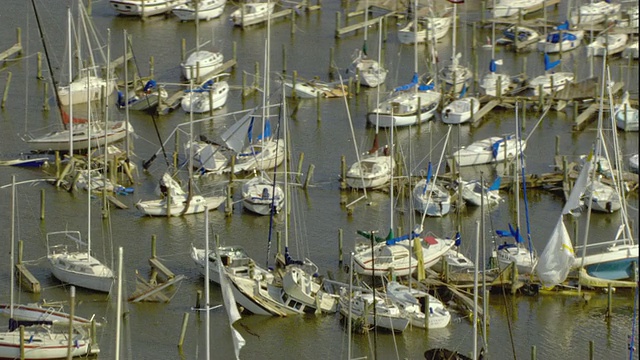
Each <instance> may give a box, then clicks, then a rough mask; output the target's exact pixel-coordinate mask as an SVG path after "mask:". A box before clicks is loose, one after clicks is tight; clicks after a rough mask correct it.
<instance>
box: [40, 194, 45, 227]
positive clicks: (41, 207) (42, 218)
mask: <svg viewBox="0 0 640 360" xmlns="http://www.w3.org/2000/svg"><path fill="white" fill-rule="evenodd" d="M44 204H45V201H44V189H40V220H44Z"/></svg>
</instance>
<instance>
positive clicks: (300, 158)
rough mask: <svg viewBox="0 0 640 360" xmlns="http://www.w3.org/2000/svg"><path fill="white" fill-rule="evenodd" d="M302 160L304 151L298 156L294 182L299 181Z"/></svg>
mask: <svg viewBox="0 0 640 360" xmlns="http://www.w3.org/2000/svg"><path fill="white" fill-rule="evenodd" d="M303 162H304V153H300V157H299V158H298V172H297V174H296V182H297V183H298V184H299V183H300V174H302V163H303Z"/></svg>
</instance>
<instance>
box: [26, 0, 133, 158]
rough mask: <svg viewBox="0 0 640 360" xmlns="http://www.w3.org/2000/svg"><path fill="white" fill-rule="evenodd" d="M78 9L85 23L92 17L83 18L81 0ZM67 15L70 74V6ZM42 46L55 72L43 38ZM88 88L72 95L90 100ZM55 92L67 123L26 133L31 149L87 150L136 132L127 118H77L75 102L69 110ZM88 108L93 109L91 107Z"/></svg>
mask: <svg viewBox="0 0 640 360" xmlns="http://www.w3.org/2000/svg"><path fill="white" fill-rule="evenodd" d="M32 6H33V10H34V12H35V14H36V19H37V20H38V30H39V31H40V34H41V39H44V37H43V36H42V28H41V26H40V18H39V15H38V11H37V8H36V6H35V3H34V2H33V1H32ZM79 9H80V10H79V11H80V13H81V14H83V17H81V19H83V24H85V25H86V22H88V21H90V20H89V19H85V18H84V17H86V16H87V15H86V9H84V5H82V2H79ZM67 17H68V42H69V44H70V46H69V54H68V57H69V59H70V60H69V73H70V76H71V72H72V69H71V59H72V54H71V43H72V40H71V38H72V35H73V32H72V19H71V9H68V10H67ZM43 47H44V49H45V54H47V56H46V59H47V65H48V67H49V69H50V71H51V74H53V69H52V66H51V63H50V61H49V56H48V50H47V46H46V43H44V41H43ZM83 79H84V81H85V85H86V87H88V88H91V87H92V85H91V79H92V78H91V77H84V78H83ZM53 82H54V85H55V84H56V82H55V80H53ZM70 83H71V79H70ZM88 88H87V89H85V91H84V92H82V93H78V95H76V94H74V95H73V97H74V100H75V98H76V96H77V97H79V96H84V97H85V101H84V102H88V103H90V102H91V101H87V96H89V98H90V97H91V96H93V95H92V94H91V91H89V90H88ZM114 88H115V87H114ZM55 94H56V98H57V101H56V105H57V106H58V110H59V112H60V116H61V122H62V124H63V125H64V129H62V130H55V131H52V132H50V133H48V134H45V135H42V136H33V135H29V134H27V135H26V136H25V137H23V140H24V141H25V142H26V143H27V144H29V146H30V147H31V149H32V151H36V152H48V151H73V150H74V149H75V150H86V149H89V148H94V147H98V146H100V145H101V144H102V143H104V141H105V137H106V138H107V140H108V141H109V142H112V143H113V142H116V141H119V140H122V139H124V138H125V137H126V136H127V134H130V133H133V132H134V129H133V126H131V124H129V123H128V122H127V121H108V120H106V119H105V121H102V122H98V121H93V122H87V120H86V119H76V118H75V117H74V116H73V103H74V102H70V103H69V113H67V112H66V111H65V110H64V109H63V106H62V105H63V100H62V99H61V96H60V91H56V93H55ZM88 109H90V106H88ZM87 112H88V113H90V110H88V111H87ZM90 115H91V114H89V116H90Z"/></svg>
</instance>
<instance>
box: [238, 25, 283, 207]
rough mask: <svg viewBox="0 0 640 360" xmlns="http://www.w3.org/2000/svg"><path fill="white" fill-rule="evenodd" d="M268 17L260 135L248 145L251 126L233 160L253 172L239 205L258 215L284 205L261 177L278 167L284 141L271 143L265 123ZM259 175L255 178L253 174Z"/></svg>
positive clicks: (278, 191) (272, 182) (279, 193)
mask: <svg viewBox="0 0 640 360" xmlns="http://www.w3.org/2000/svg"><path fill="white" fill-rule="evenodd" d="M270 37H271V17H270V16H268V17H267V39H266V41H265V58H264V59H265V63H264V69H265V71H264V73H265V74H266V75H265V79H264V93H263V101H262V103H263V106H262V134H261V135H260V136H259V137H258V143H257V144H254V143H253V142H252V141H251V126H250V128H249V131H248V136H249V145H248V146H247V147H246V148H245V150H243V151H242V152H241V153H239V154H238V155H237V156H236V159H238V161H237V163H236V165H237V166H236V170H238V168H240V169H243V170H245V171H246V170H249V169H252V168H253V169H254V177H253V178H251V179H249V180H248V181H247V182H245V183H244V184H242V204H243V206H244V207H245V209H247V210H249V211H252V212H254V213H256V214H258V215H271V214H274V213H276V212H278V211H280V209H282V206H283V205H284V198H285V194H284V191H283V190H282V188H281V187H280V186H279V185H278V184H277V183H276V181H275V179H273V180H272V179H269V177H268V176H267V174H266V173H265V170H266V169H271V168H275V167H277V166H279V165H280V164H281V163H282V162H283V161H284V159H285V157H286V154H285V153H286V148H285V144H284V141H283V140H281V139H277V138H276V139H274V138H273V137H272V135H271V123H270V121H269V108H270V104H269V91H270V87H269V85H270V81H269V80H270V79H269V77H270V76H269V69H270V68H271V65H270V61H271V59H270V54H271V39H270ZM284 97H285V96H284V91H283V92H282V100H283V103H282V104H281V107H280V114H281V119H284V118H285V117H286V114H285V99H284ZM278 126H280V125H278ZM257 171H260V174H259V175H258V174H257V173H256V172H257Z"/></svg>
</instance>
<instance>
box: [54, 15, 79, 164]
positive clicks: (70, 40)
mask: <svg viewBox="0 0 640 360" xmlns="http://www.w3.org/2000/svg"><path fill="white" fill-rule="evenodd" d="M67 22H68V24H67V25H68V27H69V29H68V32H67V41H68V43H69V47H68V48H67V49H68V52H69V53H68V56H69V64H68V66H69V159H70V160H71V167H72V168H73V165H74V162H73V99H72V97H71V82H73V64H72V61H71V59H72V58H73V55H72V53H71V44H72V39H71V33H72V29H71V24H72V20H71V8H67ZM54 87H55V84H54ZM54 92H55V93H56V97H58V89H54ZM58 100H59V99H58ZM58 103H59V102H58ZM59 109H60V112H61V113H62V108H61V107H59Z"/></svg>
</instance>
